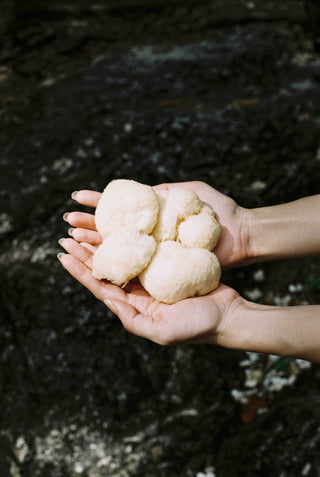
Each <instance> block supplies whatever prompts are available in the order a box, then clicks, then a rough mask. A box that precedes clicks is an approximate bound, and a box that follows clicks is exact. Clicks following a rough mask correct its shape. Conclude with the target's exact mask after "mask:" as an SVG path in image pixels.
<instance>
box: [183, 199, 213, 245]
mask: <svg viewBox="0 0 320 477" xmlns="http://www.w3.org/2000/svg"><path fill="white" fill-rule="evenodd" d="M207 209H209V207H207ZM207 209H204V210H201V211H200V213H199V214H197V215H190V216H189V217H187V218H186V220H185V221H183V222H181V224H180V225H179V230H178V241H179V242H180V243H182V244H183V245H184V246H185V247H199V248H205V249H207V250H209V251H211V250H213V249H214V247H215V246H216V245H217V243H218V240H219V237H220V234H221V228H220V225H219V224H218V222H217V221H216V219H215V218H214V214H213V213H212V214H210V213H208V211H207Z"/></svg>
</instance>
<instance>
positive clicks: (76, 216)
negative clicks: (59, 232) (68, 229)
mask: <svg viewBox="0 0 320 477" xmlns="http://www.w3.org/2000/svg"><path fill="white" fill-rule="evenodd" d="M63 220H65V221H66V222H68V224H70V225H72V226H73V227H82V228H84V229H88V230H96V224H95V221H94V215H92V214H87V213H85V212H66V213H65V214H64V215H63Z"/></svg>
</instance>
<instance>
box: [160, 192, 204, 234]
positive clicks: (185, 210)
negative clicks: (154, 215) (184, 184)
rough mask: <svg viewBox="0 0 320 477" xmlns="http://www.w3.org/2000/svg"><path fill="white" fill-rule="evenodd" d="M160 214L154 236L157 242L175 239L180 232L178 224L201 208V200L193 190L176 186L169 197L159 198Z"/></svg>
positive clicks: (169, 193)
mask: <svg viewBox="0 0 320 477" xmlns="http://www.w3.org/2000/svg"><path fill="white" fill-rule="evenodd" d="M159 202H160V214H159V220H158V223H157V225H156V226H155V228H154V231H153V236H154V238H155V240H156V241H157V242H163V241H164V240H175V239H176V238H177V234H178V224H179V223H180V222H181V221H182V220H184V219H185V218H186V217H188V216H189V215H190V214H196V213H197V212H199V210H200V209H201V204H202V203H201V201H200V199H199V197H198V196H197V194H195V193H194V192H193V191H192V190H189V189H183V188H181V187H174V188H173V189H170V190H169V192H168V194H167V197H166V196H165V195H163V196H162V197H160V198H159Z"/></svg>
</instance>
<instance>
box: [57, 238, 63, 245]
mask: <svg viewBox="0 0 320 477" xmlns="http://www.w3.org/2000/svg"><path fill="white" fill-rule="evenodd" d="M64 241H65V238H63V237H62V238H60V239H59V240H58V243H59V244H60V245H62V244H63V242H64Z"/></svg>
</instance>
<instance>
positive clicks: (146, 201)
mask: <svg viewBox="0 0 320 477" xmlns="http://www.w3.org/2000/svg"><path fill="white" fill-rule="evenodd" d="M158 214H159V202H158V198H157V195H156V193H155V192H154V190H153V189H152V187H150V186H148V185H145V184H140V183H139V182H136V181H131V180H126V179H118V180H114V181H112V182H110V183H109V184H108V186H107V187H106V188H105V190H104V191H103V193H102V195H101V197H100V200H99V203H98V206H97V209H96V213H95V222H96V227H97V230H98V232H100V234H101V235H102V237H106V236H107V235H109V234H110V233H112V232H114V231H115V230H118V229H119V228H121V227H126V228H135V229H136V230H139V231H140V232H145V233H147V234H149V233H151V232H152V230H153V228H154V226H155V225H156V223H157V220H158Z"/></svg>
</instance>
